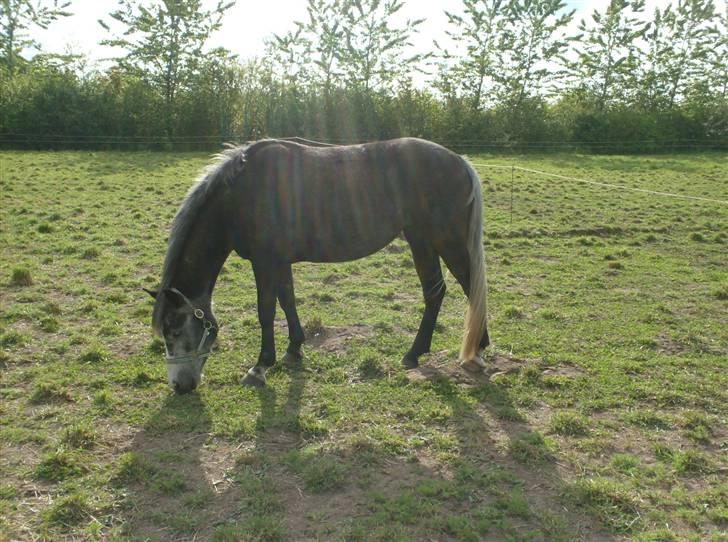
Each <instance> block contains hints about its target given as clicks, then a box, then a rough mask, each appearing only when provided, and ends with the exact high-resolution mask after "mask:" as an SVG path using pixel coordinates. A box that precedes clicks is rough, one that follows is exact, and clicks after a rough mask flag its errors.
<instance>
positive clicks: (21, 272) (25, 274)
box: [10, 267, 33, 286]
mask: <svg viewBox="0 0 728 542" xmlns="http://www.w3.org/2000/svg"><path fill="white" fill-rule="evenodd" d="M10 284H11V285H12V286H32V285H33V277H32V276H31V275H30V270H29V269H27V268H25V267H16V268H14V269H13V273H12V275H11V277H10Z"/></svg>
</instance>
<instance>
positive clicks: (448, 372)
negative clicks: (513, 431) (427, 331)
mask: <svg viewBox="0 0 728 542" xmlns="http://www.w3.org/2000/svg"><path fill="white" fill-rule="evenodd" d="M420 363H421V364H420V366H419V367H417V368H416V369H412V370H411V371H408V372H407V377H408V378H409V379H410V380H412V381H418V380H432V379H434V378H442V376H443V375H445V376H447V377H448V378H449V379H450V380H452V381H453V382H457V383H458V384H460V385H462V386H464V387H475V386H479V385H481V384H484V383H485V382H488V381H490V382H495V381H496V380H498V379H499V378H501V377H503V376H506V375H511V374H515V373H518V372H519V371H520V370H521V369H522V368H523V367H526V366H537V365H538V360H528V359H520V358H515V357H512V356H505V355H503V354H498V353H496V354H494V355H491V356H488V357H487V358H486V359H485V364H486V368H485V369H484V370H483V372H481V373H474V372H471V371H466V370H465V369H463V368H462V367H460V364H459V363H458V362H457V360H455V359H453V357H452V355H451V354H450V353H449V352H448V351H446V350H443V351H441V352H435V353H433V354H431V355H430V356H428V357H427V358H423V359H422V360H420ZM541 374H542V375H543V376H558V377H563V378H578V377H580V376H583V375H584V371H583V370H582V369H580V368H578V367H575V366H573V365H555V366H553V367H547V368H545V369H543V370H541Z"/></svg>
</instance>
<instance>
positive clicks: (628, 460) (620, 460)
mask: <svg viewBox="0 0 728 542" xmlns="http://www.w3.org/2000/svg"><path fill="white" fill-rule="evenodd" d="M609 464H610V465H611V466H612V468H614V469H615V470H618V471H619V472H624V473H631V472H632V471H634V470H636V469H637V468H638V467H639V465H640V460H639V458H638V457H637V456H634V455H632V454H614V455H613V456H612V459H611V460H610V461H609Z"/></svg>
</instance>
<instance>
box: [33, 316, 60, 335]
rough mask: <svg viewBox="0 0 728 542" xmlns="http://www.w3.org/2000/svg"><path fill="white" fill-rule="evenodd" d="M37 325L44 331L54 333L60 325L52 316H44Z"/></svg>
mask: <svg viewBox="0 0 728 542" xmlns="http://www.w3.org/2000/svg"><path fill="white" fill-rule="evenodd" d="M38 327H39V328H40V329H41V330H42V331H45V332H46V333H55V332H57V331H58V329H59V328H60V325H59V324H58V320H56V319H55V318H53V317H52V316H45V317H43V318H41V319H40V321H39V322H38Z"/></svg>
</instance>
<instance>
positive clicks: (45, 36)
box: [32, 0, 669, 64]
mask: <svg viewBox="0 0 728 542" xmlns="http://www.w3.org/2000/svg"><path fill="white" fill-rule="evenodd" d="M668 1H669V0H648V2H647V6H648V10H647V11H648V12H651V11H652V10H653V9H654V6H656V5H660V6H662V5H664V4H666V3H667V2H668ZM205 3H206V4H207V5H208V6H209V5H212V4H214V3H215V0H205ZM607 4H608V0H567V5H568V7H569V8H570V9H575V10H576V15H575V17H574V21H573V23H572V26H573V28H574V29H575V28H576V25H577V24H578V21H579V20H580V19H582V18H587V19H588V18H589V16H590V14H591V12H592V11H593V10H594V9H599V10H603V9H604V8H605V7H606V5H607ZM461 5H462V1H461V0H405V6H404V7H403V9H402V12H401V16H402V18H412V19H415V18H424V19H425V22H424V23H423V24H422V25H421V26H420V32H419V33H418V34H417V35H416V36H414V39H413V45H414V47H415V49H417V50H418V51H421V52H429V51H432V50H433V48H434V47H433V41H438V42H439V43H440V44H446V43H447V36H446V34H445V30H446V28H447V17H446V16H445V13H444V12H445V10H448V11H451V12H456V13H458V12H460V11H461ZM116 6H117V1H116V0H72V2H71V6H70V8H69V9H70V11H72V12H73V15H72V16H70V17H66V18H63V19H60V20H58V21H56V22H55V23H53V24H52V25H51V26H50V27H49V28H48V29H47V30H40V29H37V30H34V31H33V32H32V37H33V38H35V39H36V40H37V41H39V42H40V43H41V46H42V49H43V51H44V52H51V53H64V52H67V50H68V49H69V48H70V49H71V50H72V51H73V52H75V53H83V54H84V55H86V56H87V57H88V58H89V59H90V60H91V61H92V62H94V61H97V62H101V63H102V64H103V62H102V61H103V59H105V58H113V57H114V56H116V53H115V51H114V50H113V49H111V48H108V47H101V46H99V45H98V43H99V41H101V40H102V39H104V38H106V37H109V35H108V33H107V32H106V31H105V30H104V29H103V28H102V27H101V26H100V25H99V24H98V22H97V21H98V19H104V20H106V21H109V17H108V13H109V12H111V11H113V10H114V9H115V7H116ZM305 18H306V0H262V1H255V2H254V1H253V0H237V2H236V5H235V6H233V7H232V8H230V10H228V11H227V12H226V14H225V18H224V19H223V26H222V28H221V29H220V30H219V31H218V32H216V33H215V35H213V36H212V38H211V40H210V42H209V45H210V46H211V47H217V46H223V47H225V48H227V49H229V50H231V51H232V52H233V53H235V54H237V55H238V56H239V57H240V58H241V59H246V58H252V57H255V56H258V55H261V54H262V53H263V52H264V49H265V39H266V38H269V37H270V36H272V35H273V34H284V33H286V32H287V31H288V30H290V29H292V28H293V21H296V20H304V19H305Z"/></svg>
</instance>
